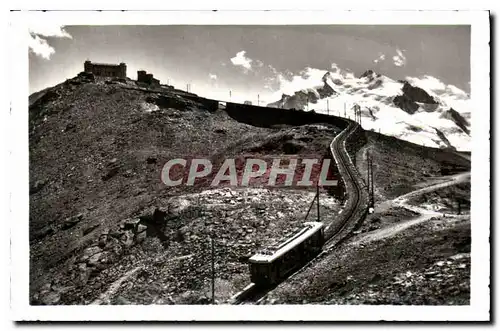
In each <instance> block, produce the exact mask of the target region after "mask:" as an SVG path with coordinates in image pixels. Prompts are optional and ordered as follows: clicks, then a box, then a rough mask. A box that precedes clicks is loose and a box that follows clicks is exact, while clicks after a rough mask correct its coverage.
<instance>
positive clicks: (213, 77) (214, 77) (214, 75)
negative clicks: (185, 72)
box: [208, 73, 217, 80]
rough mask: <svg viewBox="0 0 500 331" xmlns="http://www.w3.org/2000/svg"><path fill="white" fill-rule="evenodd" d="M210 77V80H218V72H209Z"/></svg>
mask: <svg viewBox="0 0 500 331" xmlns="http://www.w3.org/2000/svg"><path fill="white" fill-rule="evenodd" d="M208 78H210V80H217V75H216V74H210V73H209V74H208Z"/></svg>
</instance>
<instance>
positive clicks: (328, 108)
mask: <svg viewBox="0 0 500 331" xmlns="http://www.w3.org/2000/svg"><path fill="white" fill-rule="evenodd" d="M326 111H327V112H328V115H330V104H329V103H328V99H326Z"/></svg>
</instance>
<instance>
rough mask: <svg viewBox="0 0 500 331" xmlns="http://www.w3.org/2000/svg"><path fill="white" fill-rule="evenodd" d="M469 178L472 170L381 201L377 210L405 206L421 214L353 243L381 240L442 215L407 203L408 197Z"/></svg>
mask: <svg viewBox="0 0 500 331" xmlns="http://www.w3.org/2000/svg"><path fill="white" fill-rule="evenodd" d="M468 180H469V181H470V172H466V173H461V174H457V175H454V176H451V177H450V179H449V180H447V181H445V182H441V183H438V184H434V185H430V186H427V187H424V188H421V189H418V190H415V191H412V192H410V193H406V194H403V195H401V196H399V197H397V198H395V199H393V200H387V201H384V202H383V203H381V204H380V205H378V206H377V207H376V209H375V211H377V212H382V211H385V210H387V209H389V208H391V207H403V208H406V209H409V210H411V211H413V212H416V213H419V214H420V216H417V217H415V218H412V219H410V220H407V221H404V222H401V223H397V224H394V225H391V226H388V227H385V228H382V229H379V230H376V231H372V232H370V233H368V234H366V235H364V236H362V237H361V238H359V239H358V240H356V241H355V242H353V244H356V245H359V244H366V243H369V242H371V241H374V240H381V239H384V238H387V237H390V236H393V235H395V234H397V233H399V232H401V231H403V230H406V229H408V228H409V227H412V226H414V225H417V224H420V223H423V222H425V221H428V220H430V219H431V218H433V217H437V216H442V215H443V214H442V213H440V212H435V211H432V210H428V209H424V208H421V207H417V206H412V205H409V204H407V203H406V202H407V201H408V199H410V198H413V197H415V196H417V195H419V194H424V193H428V192H432V191H435V190H438V189H441V188H444V187H448V186H452V185H456V184H459V183H462V182H465V181H468ZM456 217H464V216H458V215H457V216H456ZM465 217H467V216H465Z"/></svg>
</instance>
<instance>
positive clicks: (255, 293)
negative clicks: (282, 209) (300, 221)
mask: <svg viewBox="0 0 500 331" xmlns="http://www.w3.org/2000/svg"><path fill="white" fill-rule="evenodd" d="M357 129H359V125H358V124H357V123H356V122H352V121H349V124H348V126H347V127H346V128H345V129H344V130H343V131H342V132H341V133H340V134H338V135H337V136H336V137H335V138H334V139H333V140H332V142H331V144H330V152H331V153H332V156H333V158H334V159H335V162H336V164H337V168H338V170H339V173H340V175H341V177H342V178H343V180H344V183H345V186H346V192H347V193H348V199H347V202H346V204H345V207H344V209H343V210H342V212H341V213H340V214H339V219H340V220H342V221H341V222H340V224H335V223H333V222H332V223H331V224H329V225H328V226H327V227H326V228H325V239H326V241H325V244H324V247H325V249H331V248H332V247H334V246H336V245H338V244H339V243H340V242H342V241H343V240H345V239H346V238H347V237H348V236H349V234H350V233H351V232H352V230H353V229H354V228H355V227H356V225H358V224H359V223H360V222H361V221H362V220H363V219H364V217H365V216H366V213H367V210H368V192H367V190H366V184H365V183H364V181H363V180H362V179H361V175H360V174H359V173H358V171H357V169H356V166H355V164H354V162H352V160H351V158H350V156H349V154H348V153H347V149H346V141H347V139H348V138H349V136H350V135H351V134H353V133H354V132H355V131H356V130H357ZM321 255H322V254H321V253H320V254H319V255H318V256H317V257H316V258H314V259H312V260H310V261H309V262H308V263H307V264H306V265H304V266H302V267H301V268H300V269H298V270H297V271H295V273H293V274H292V275H290V276H289V277H287V279H288V278H291V277H293V276H294V275H295V274H297V273H299V272H301V271H302V270H304V269H306V268H307V267H309V266H310V265H311V264H312V263H313V262H314V261H315V260H316V259H317V258H318V257H319V256H321ZM276 286H277V285H274V286H273V287H267V288H262V287H258V286H257V285H256V284H254V283H250V284H249V285H248V286H247V287H245V288H244V289H243V290H242V291H241V292H239V293H237V294H236V295H234V296H233V297H232V298H231V300H230V303H231V304H245V303H254V304H255V303H257V304H258V303H259V302H261V301H262V300H263V299H264V298H265V297H266V295H267V293H269V291H271V290H272V289H274V288H275V287H276Z"/></svg>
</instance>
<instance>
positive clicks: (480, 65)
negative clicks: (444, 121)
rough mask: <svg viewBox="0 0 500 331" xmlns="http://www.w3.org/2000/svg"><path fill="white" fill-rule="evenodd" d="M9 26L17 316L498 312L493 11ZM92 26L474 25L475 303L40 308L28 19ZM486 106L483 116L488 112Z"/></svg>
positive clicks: (333, 316)
mask: <svg viewBox="0 0 500 331" xmlns="http://www.w3.org/2000/svg"><path fill="white" fill-rule="evenodd" d="M9 18H10V20H9V21H10V24H11V26H10V29H9V31H8V32H9V38H8V45H9V76H8V77H9V79H8V82H9V83H8V85H9V88H10V90H9V92H10V93H9V95H10V96H11V98H12V103H11V105H12V115H11V116H10V118H9V119H8V125H7V128H8V137H9V141H8V144H10V146H9V147H10V148H9V150H10V151H11V154H10V158H9V162H8V169H7V171H8V174H9V177H8V179H7V180H8V182H7V187H8V189H9V191H10V192H11V200H10V209H11V211H10V214H9V219H8V220H9V223H10V224H11V239H12V242H11V253H12V258H11V262H12V264H11V286H12V290H11V313H12V314H11V318H12V319H14V320H61V321H68V320H72V321H74V320H117V321H120V320H178V321H189V320H204V321H216V320H235V321H238V320H303V321H330V320H337V321H343V320H357V321H378V320H388V321H390V320H403V321H407V320H408V321H410V320H427V321H442V320H455V321H470V320H488V319H489V313H488V311H489V288H488V284H489V274H490V268H489V258H490V256H489V255H490V254H489V240H488V237H489V220H490V217H489V207H490V206H489V150H488V149H487V148H486V146H488V144H489V142H488V138H489V135H488V134H489V130H488V128H489V109H490V104H489V100H490V99H489V98H490V96H489V76H488V75H489V46H488V42H489V21H488V13H487V12H456V11H447V12H445V11H441V12H424V11H397V12H374V11H363V12H360V11H356V12H354V11H346V12H341V11H335V12H314V11H301V12H294V11H286V12H275V11H274V12H273V11H271V12H262V11H255V12H242V11H238V12H182V13H179V12H175V11H166V12H47V13H40V12H13V13H11V14H10V17H9ZM46 21H50V22H51V23H53V24H60V25H80V24H82V25H88V24H102V25H109V24H198V25H203V24H207V25H208V24H210V25H212V24H238V25H242V24H259V25H260V24H270V25H276V24H443V25H445V24H471V25H472V29H471V33H472V38H471V40H472V42H471V43H472V45H471V49H472V50H471V64H472V70H471V97H472V101H473V103H474V106H475V107H474V111H475V113H474V114H473V116H472V179H473V183H472V197H473V199H472V200H473V202H472V207H471V214H472V220H473V221H472V236H473V239H472V269H471V275H472V276H471V288H472V292H471V305H470V306H459V307H453V306H452V307H450V306H443V307H440V306H438V307H435V306H330V305H324V306H323V305H321V306H311V305H307V306H302V305H290V306H119V307H117V306H55V307H40V306H30V305H29V301H28V297H29V296H28V292H29V287H28V283H29V251H28V250H29V241H28V219H29V217H28V203H29V194H28V186H29V180H28V173H29V172H28V134H27V132H28V112H27V109H28V98H27V96H28V95H27V94H28V65H27V63H28V52H27V25H28V24H30V23H36V22H42V23H43V22H46ZM479 112H480V114H479V116H478V113H479Z"/></svg>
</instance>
